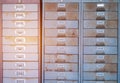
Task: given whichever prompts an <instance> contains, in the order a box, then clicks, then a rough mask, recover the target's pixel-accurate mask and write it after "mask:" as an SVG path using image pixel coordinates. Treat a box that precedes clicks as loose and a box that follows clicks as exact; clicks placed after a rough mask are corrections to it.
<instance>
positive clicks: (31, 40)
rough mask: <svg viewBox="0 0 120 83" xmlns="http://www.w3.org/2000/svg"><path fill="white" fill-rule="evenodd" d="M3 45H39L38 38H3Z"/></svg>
mask: <svg viewBox="0 0 120 83" xmlns="http://www.w3.org/2000/svg"><path fill="white" fill-rule="evenodd" d="M3 44H38V37H37V36H36V37H33V36H32V37H14V36H6V37H3Z"/></svg>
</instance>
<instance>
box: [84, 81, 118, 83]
mask: <svg viewBox="0 0 120 83" xmlns="http://www.w3.org/2000/svg"><path fill="white" fill-rule="evenodd" d="M83 83H118V82H117V81H83Z"/></svg>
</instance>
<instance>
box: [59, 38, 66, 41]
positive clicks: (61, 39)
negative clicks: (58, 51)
mask: <svg viewBox="0 0 120 83" xmlns="http://www.w3.org/2000/svg"><path fill="white" fill-rule="evenodd" d="M57 41H58V42H65V41H66V39H65V38H57Z"/></svg>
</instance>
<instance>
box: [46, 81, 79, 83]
mask: <svg viewBox="0 0 120 83" xmlns="http://www.w3.org/2000/svg"><path fill="white" fill-rule="evenodd" d="M45 83H78V81H73V80H72V81H69V80H64V81H63V80H58V81H57V80H45Z"/></svg>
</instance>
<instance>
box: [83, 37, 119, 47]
mask: <svg viewBox="0 0 120 83" xmlns="http://www.w3.org/2000/svg"><path fill="white" fill-rule="evenodd" d="M84 45H96V46H106V45H109V46H113V45H115V46H117V38H84Z"/></svg>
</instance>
